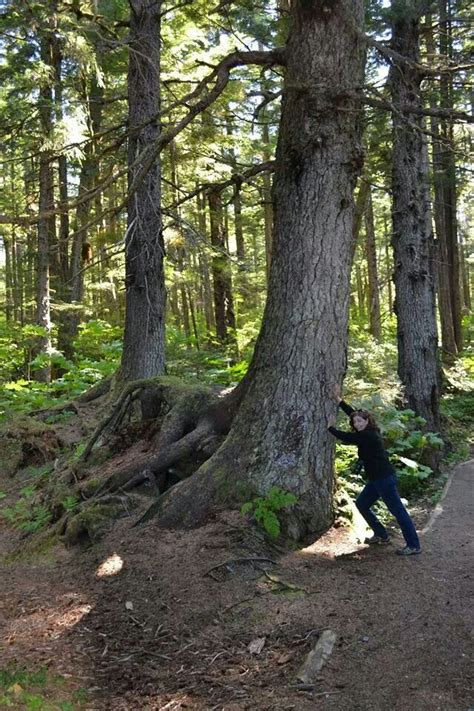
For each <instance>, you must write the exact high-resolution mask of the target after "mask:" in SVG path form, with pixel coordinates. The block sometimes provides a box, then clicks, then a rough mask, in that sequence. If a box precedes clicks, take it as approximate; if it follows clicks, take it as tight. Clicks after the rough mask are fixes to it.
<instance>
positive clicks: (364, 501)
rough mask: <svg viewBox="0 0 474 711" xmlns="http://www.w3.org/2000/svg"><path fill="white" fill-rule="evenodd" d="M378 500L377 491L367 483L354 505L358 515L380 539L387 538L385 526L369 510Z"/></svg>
mask: <svg viewBox="0 0 474 711" xmlns="http://www.w3.org/2000/svg"><path fill="white" fill-rule="evenodd" d="M379 498H380V494H379V492H378V491H377V488H376V486H375V485H374V482H373V481H369V482H367V484H366V485H365V486H364V488H363V489H362V491H361V492H360V494H359V496H358V497H357V499H356V502H355V503H356V506H357V508H358V509H359V511H360V513H361V514H362V516H363V517H364V518H365V520H366V521H367V523H368V524H369V526H370V528H371V529H372V531H373V532H374V533H375V535H376V536H380V538H388V533H387V530H386V528H385V526H383V525H382V524H381V523H380V521H379V520H378V518H377V516H376V515H375V514H374V512H373V511H372V510H371V508H370V507H371V506H373V504H375V502H376V501H377V499H379Z"/></svg>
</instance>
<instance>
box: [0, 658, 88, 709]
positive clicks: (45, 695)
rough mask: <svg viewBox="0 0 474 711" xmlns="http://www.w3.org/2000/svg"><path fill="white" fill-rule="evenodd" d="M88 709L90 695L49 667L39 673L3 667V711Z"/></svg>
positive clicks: (0, 694) (0, 671)
mask: <svg viewBox="0 0 474 711" xmlns="http://www.w3.org/2000/svg"><path fill="white" fill-rule="evenodd" d="M86 707H87V692H86V691H85V690H84V689H72V688H71V684H70V682H69V681H68V680H67V679H65V678H64V677H63V676H60V675H59V674H53V673H52V672H50V671H49V670H48V669H47V668H44V667H43V668H41V669H38V670H36V671H32V670H29V669H27V668H26V667H23V666H20V665H17V664H10V665H8V666H6V667H4V668H0V708H2V709H22V710H23V711H77V710H79V709H85V708H86Z"/></svg>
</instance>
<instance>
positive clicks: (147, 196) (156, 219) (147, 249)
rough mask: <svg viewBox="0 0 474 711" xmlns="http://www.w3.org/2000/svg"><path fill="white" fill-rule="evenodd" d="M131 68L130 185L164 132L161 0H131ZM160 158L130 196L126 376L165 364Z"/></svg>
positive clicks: (144, 373)
mask: <svg viewBox="0 0 474 711" xmlns="http://www.w3.org/2000/svg"><path fill="white" fill-rule="evenodd" d="M130 10H131V12H130V40H129V52H130V57H129V70H128V102H129V130H130V137H129V145H128V162H129V187H131V186H132V185H134V181H135V180H136V179H137V176H138V174H139V172H140V169H141V161H140V159H139V157H140V155H141V153H142V152H143V150H144V149H145V148H146V147H147V146H151V145H152V144H154V143H155V142H156V140H157V139H158V136H159V132H160V126H159V121H158V118H157V115H158V111H159V109H160V11H161V2H160V1H159V0H158V1H157V0H130ZM160 173H161V170H160V162H159V159H157V160H156V161H155V163H154V164H153V165H152V166H151V168H150V169H149V170H148V171H147V173H146V175H145V176H144V177H143V178H142V179H141V181H140V182H139V184H138V187H137V189H136V191H135V192H134V194H132V195H131V196H130V198H129V201H128V228H127V239H126V252H125V261H126V277H125V287H126V316H125V333H124V345H123V356H122V367H121V377H122V378H123V379H124V380H134V379H136V378H148V377H152V376H154V375H159V374H160V373H163V371H164V367H165V283H164V270H163V257H164V241H163V229H162V216H161V186H160Z"/></svg>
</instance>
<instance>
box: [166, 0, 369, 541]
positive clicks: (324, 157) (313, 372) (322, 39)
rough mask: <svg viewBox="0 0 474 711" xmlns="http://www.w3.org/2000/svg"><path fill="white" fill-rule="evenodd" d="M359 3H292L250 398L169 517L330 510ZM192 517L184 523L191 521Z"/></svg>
mask: <svg viewBox="0 0 474 711" xmlns="http://www.w3.org/2000/svg"><path fill="white" fill-rule="evenodd" d="M363 16H364V7H363V2H362V1H361V0H341V1H340V2H337V3H331V4H329V3H321V2H317V3H316V2H314V3H308V2H306V1H304V0H295V2H293V3H292V4H291V19H292V28H291V33H290V37H289V40H288V44H287V48H286V57H287V66H286V75H285V83H284V91H283V103H282V116H281V124H280V133H279V140H278V147H277V152H276V172H275V179H274V185H273V205H274V232H273V249H272V260H271V270H270V281H269V290H268V298H267V303H266V308H265V314H264V318H263V323H262V329H261V332H260V335H259V338H258V341H257V344H256V347H255V352H254V357H253V360H252V363H251V366H250V368H249V372H248V374H247V376H246V378H245V379H244V380H243V381H242V383H241V384H240V386H239V391H238V394H239V395H240V397H243V399H242V400H241V403H240V407H239V409H238V411H237V414H236V416H235V419H234V421H233V424H232V428H231V430H230V433H229V434H228V435H227V439H226V441H225V443H224V444H223V445H222V446H221V447H220V449H219V450H218V451H217V452H216V454H214V455H213V457H211V459H209V460H208V461H207V462H206V463H205V464H204V466H203V467H201V469H200V470H199V472H198V473H197V474H194V475H193V476H192V477H191V478H190V479H188V480H187V481H186V482H184V483H183V484H181V485H178V487H175V488H174V489H172V490H171V491H172V495H171V496H170V497H168V498H167V500H166V501H164V502H163V509H162V512H161V519H160V520H161V525H170V524H173V523H174V524H177V523H178V524H179V523H181V525H182V523H183V520H185V522H186V523H187V524H190V523H196V522H197V521H199V520H202V517H203V515H205V514H206V512H208V511H209V508H210V507H211V506H212V505H213V504H215V503H216V502H227V503H229V502H232V504H233V505H235V503H236V501H238V500H239V499H240V500H242V499H243V500H248V499H251V498H252V495H255V494H256V493H258V494H260V495H266V494H267V493H268V491H269V489H270V487H272V486H273V485H277V486H279V487H281V488H282V489H284V490H288V491H291V492H293V493H294V494H295V495H296V496H297V497H298V503H297V504H296V505H295V506H294V507H293V508H292V509H291V511H290V512H289V513H287V514H286V515H285V520H284V525H285V529H286V532H287V533H288V534H289V535H291V536H293V537H294V538H300V537H302V536H304V535H305V534H307V533H308V532H310V531H311V532H314V531H317V530H321V529H324V528H326V527H327V526H329V525H330V523H331V521H332V517H333V508H332V495H333V479H332V464H333V453H334V442H333V441H332V440H331V438H330V437H329V436H328V433H327V420H328V417H329V416H330V415H332V414H334V413H335V409H336V405H335V404H334V403H333V402H332V401H331V400H330V398H329V393H330V391H331V389H332V388H333V386H334V384H335V383H338V382H340V381H341V379H342V376H343V373H344V371H345V367H346V348H347V326H348V306H349V292H350V267H351V257H352V230H353V219H354V205H353V190H354V185H355V181H356V178H357V176H358V173H359V171H360V168H361V163H362V149H361V142H360V133H361V131H360V122H359V120H358V117H359V116H360V111H359V107H358V106H356V105H355V104H354V99H352V98H350V92H347V91H345V88H346V87H354V86H361V85H362V83H363V66H364V49H363V46H362V41H361V39H360V34H359V32H356V31H355V27H357V28H358V29H361V26H362V23H363ZM183 516H184V517H185V519H183Z"/></svg>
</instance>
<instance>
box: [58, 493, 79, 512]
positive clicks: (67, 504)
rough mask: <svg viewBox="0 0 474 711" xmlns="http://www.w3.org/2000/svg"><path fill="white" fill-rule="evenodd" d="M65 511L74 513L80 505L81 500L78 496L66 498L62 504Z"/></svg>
mask: <svg viewBox="0 0 474 711" xmlns="http://www.w3.org/2000/svg"><path fill="white" fill-rule="evenodd" d="M61 504H62V506H63V508H64V510H65V511H74V509H75V508H77V505H78V504H79V498H78V497H77V496H66V498H65V499H63V500H62V502H61Z"/></svg>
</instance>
